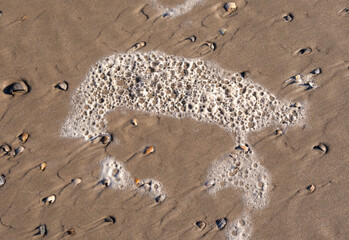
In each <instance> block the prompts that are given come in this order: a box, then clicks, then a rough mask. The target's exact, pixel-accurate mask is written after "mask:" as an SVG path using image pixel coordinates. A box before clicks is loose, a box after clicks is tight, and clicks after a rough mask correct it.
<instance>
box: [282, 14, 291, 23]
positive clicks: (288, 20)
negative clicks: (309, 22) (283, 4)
mask: <svg viewBox="0 0 349 240" xmlns="http://www.w3.org/2000/svg"><path fill="white" fill-rule="evenodd" d="M284 19H285V20H286V22H291V21H292V20H293V15H292V13H289V14H287V15H286V16H284Z"/></svg>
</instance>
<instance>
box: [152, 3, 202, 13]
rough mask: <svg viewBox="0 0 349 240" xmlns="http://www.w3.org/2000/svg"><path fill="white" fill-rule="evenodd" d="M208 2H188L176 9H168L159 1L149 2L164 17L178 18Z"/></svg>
mask: <svg viewBox="0 0 349 240" xmlns="http://www.w3.org/2000/svg"><path fill="white" fill-rule="evenodd" d="M205 1H206V0H186V1H185V2H184V3H182V4H179V5H177V6H175V7H172V8H168V7H166V6H163V5H162V4H159V2H158V1H157V0H149V2H151V3H153V4H154V5H155V7H156V8H157V9H159V10H160V11H161V12H163V14H162V15H163V16H164V17H177V16H180V15H183V14H186V13H187V12H190V11H191V10H192V9H193V8H194V7H195V6H196V5H197V4H199V3H203V2H205Z"/></svg>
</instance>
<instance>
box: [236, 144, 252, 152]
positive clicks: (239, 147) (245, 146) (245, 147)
mask: <svg viewBox="0 0 349 240" xmlns="http://www.w3.org/2000/svg"><path fill="white" fill-rule="evenodd" d="M235 149H238V150H243V151H244V152H248V150H249V148H248V145H239V146H237V147H236V148H235Z"/></svg>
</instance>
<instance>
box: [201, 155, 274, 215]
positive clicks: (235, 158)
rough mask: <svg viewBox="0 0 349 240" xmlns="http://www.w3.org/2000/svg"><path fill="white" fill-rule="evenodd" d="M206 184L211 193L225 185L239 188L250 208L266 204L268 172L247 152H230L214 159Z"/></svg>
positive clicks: (262, 206)
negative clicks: (216, 159) (242, 191)
mask: <svg viewBox="0 0 349 240" xmlns="http://www.w3.org/2000/svg"><path fill="white" fill-rule="evenodd" d="M206 186H207V187H208V191H209V193H211V194H214V193H216V192H218V191H220V190H222V189H224V188H227V187H233V188H241V189H243V190H244V197H243V198H244V202H245V204H246V205H247V206H248V207H250V208H255V209H261V208H264V207H265V206H266V205H267V204H268V187H269V175H268V172H267V170H266V169H265V168H264V167H263V166H262V165H261V164H260V163H259V162H257V161H256V160H254V159H253V158H252V157H251V155H249V154H244V153H240V154H234V155H232V154H230V155H227V156H224V157H222V158H221V159H219V160H218V161H215V162H214V163H213V164H212V166H211V168H210V169H209V170H208V176H207V182H206Z"/></svg>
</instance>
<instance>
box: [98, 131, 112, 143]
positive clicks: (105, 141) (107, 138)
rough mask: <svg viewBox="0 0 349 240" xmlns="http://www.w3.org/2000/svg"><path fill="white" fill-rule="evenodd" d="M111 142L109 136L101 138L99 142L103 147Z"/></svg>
mask: <svg viewBox="0 0 349 240" xmlns="http://www.w3.org/2000/svg"><path fill="white" fill-rule="evenodd" d="M111 141H112V137H111V135H109V134H106V135H104V136H102V137H101V140H100V142H101V143H102V144H104V145H108V144H109V143H110V142H111Z"/></svg>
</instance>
